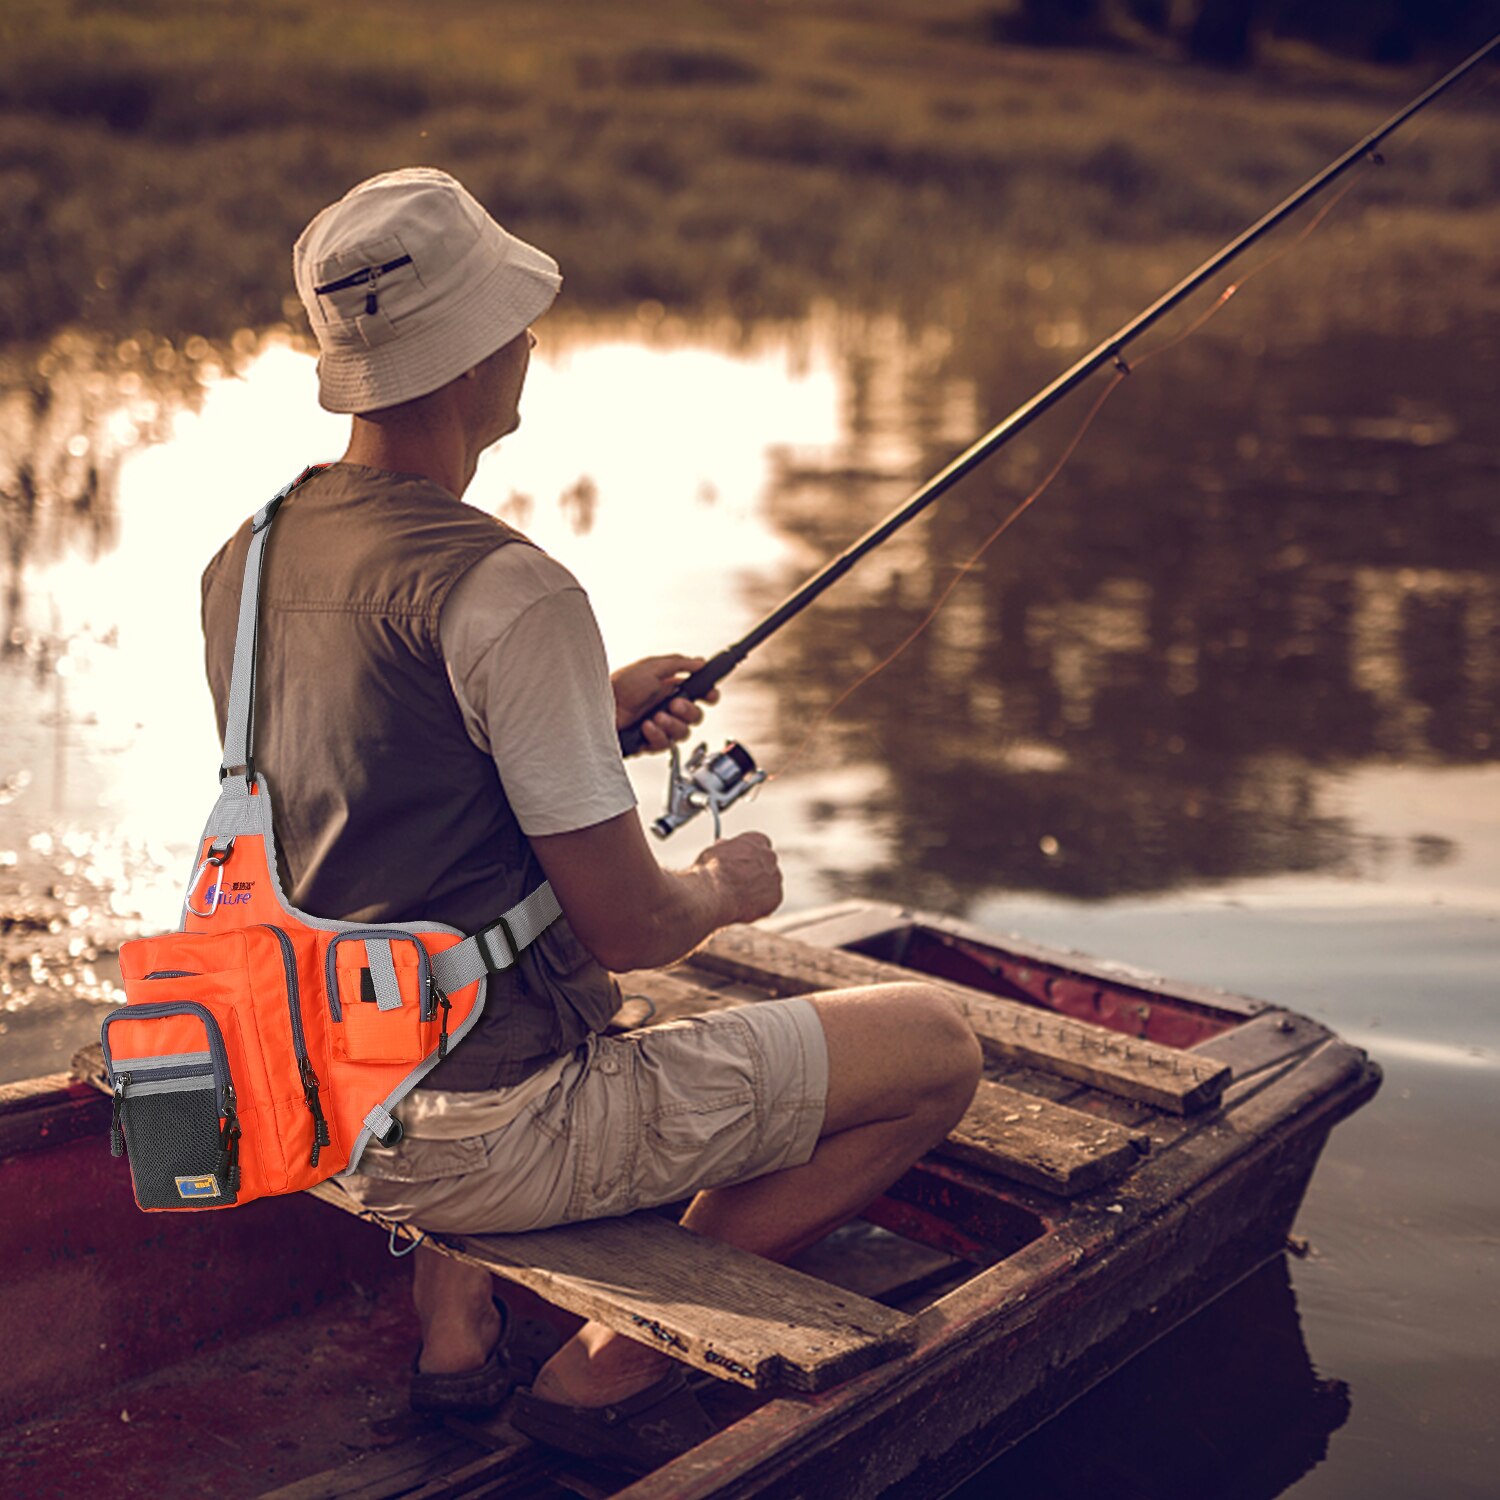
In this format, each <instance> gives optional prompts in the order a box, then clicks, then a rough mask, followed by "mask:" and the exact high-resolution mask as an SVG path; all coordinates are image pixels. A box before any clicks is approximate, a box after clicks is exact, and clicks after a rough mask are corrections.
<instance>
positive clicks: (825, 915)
mask: <svg viewBox="0 0 1500 1500" xmlns="http://www.w3.org/2000/svg"><path fill="white" fill-rule="evenodd" d="M913 971H917V972H920V973H922V974H926V975H929V976H932V978H933V979H934V980H935V981H936V982H939V983H941V984H943V985H944V986H946V987H947V988H948V989H949V991H950V992H951V993H952V994H953V995H954V996H955V998H957V999H958V1000H959V1002H960V1003H961V1005H962V1006H963V1008H964V1011H965V1014H966V1015H967V1016H968V1018H969V1020H970V1022H971V1024H972V1025H973V1027H974V1029H975V1031H976V1033H977V1034H978V1035H979V1037H980V1039H981V1041H982V1042H983V1044H984V1048H985V1052H986V1056H987V1069H986V1079H985V1082H984V1083H983V1084H982V1085H981V1087H980V1092H979V1095H978V1097H977V1098H976V1100H975V1102H974V1106H973V1107H972V1108H971V1110H970V1112H969V1114H968V1115H967V1116H966V1117H965V1119H964V1121H963V1122H962V1123H961V1125H960V1126H959V1128H958V1129H957V1130H956V1131H955V1132H954V1133H953V1135H952V1136H951V1137H950V1138H949V1140H948V1141H947V1142H946V1143H945V1145H944V1146H943V1147H942V1148H941V1149H940V1150H939V1151H937V1152H934V1153H932V1154H930V1155H929V1156H928V1157H927V1158H926V1159H925V1160H923V1161H922V1162H920V1163H919V1164H918V1165H917V1166H916V1167H915V1168H914V1169H913V1170H912V1171H911V1172H909V1173H908V1174H907V1175H906V1176H905V1177H903V1178H902V1179H901V1180H900V1181H899V1182H898V1183H896V1184H895V1185H894V1186H893V1187H892V1188H891V1190H890V1191H889V1192H888V1193H887V1194H885V1196H884V1197H882V1198H881V1199H879V1200H878V1201H877V1202H876V1203H874V1204H872V1205H871V1206H870V1208H869V1209H868V1210H867V1211H866V1213H865V1214H864V1216H863V1217H862V1218H861V1219H860V1220H858V1221H856V1222H855V1223H854V1224H852V1225H850V1226H848V1227H846V1228H845V1229H843V1230H841V1231H839V1232H838V1233H837V1234H835V1235H833V1236H830V1237H829V1239H828V1240H825V1241H824V1242H823V1243H822V1244H821V1245H818V1246H815V1247H813V1249H812V1250H811V1251H809V1252H808V1253H807V1254H806V1255H805V1256H803V1257H802V1258H800V1259H799V1261H798V1262H797V1264H796V1267H795V1268H789V1267H781V1266H774V1265H771V1264H770V1263H768V1262H765V1261H762V1260H759V1259H758V1258H756V1257H754V1256H749V1255H745V1254H742V1253H741V1252H738V1251H734V1250H731V1249H729V1248H728V1247H725V1246H721V1245H716V1244H714V1243H712V1242H710V1241H706V1240H702V1239H699V1238H698V1237H697V1236H694V1235H692V1234H690V1233H688V1232H687V1231H685V1230H682V1229H680V1228H678V1227H677V1225H676V1224H675V1223H674V1222H673V1220H672V1217H671V1215H670V1214H667V1213H665V1212H663V1213H645V1214H637V1215H633V1216H631V1217H629V1218H627V1219H618V1220H610V1221H604V1222H600V1223H595V1224H589V1225H582V1226H574V1227H568V1228H563V1229H557V1230H548V1231H544V1232H542V1233H538V1234H525V1235H509V1236H502V1235H490V1236H472V1237H466V1238H463V1239H456V1240H452V1241H444V1242H443V1243H442V1248H444V1249H445V1250H446V1251H447V1252H448V1253H453V1254H458V1255H461V1256H463V1257H466V1258H468V1259H471V1260H474V1261H476V1262H479V1263H482V1264H485V1265H487V1266H489V1267H490V1268H491V1269H493V1270H494V1271H495V1272H496V1273H497V1274H498V1275H500V1276H502V1277H504V1278H506V1279H507V1280H508V1281H509V1282H510V1283H512V1286H511V1289H510V1292H509V1293H508V1295H510V1296H511V1297H512V1301H513V1303H514V1305H516V1306H518V1307H520V1308H521V1309H522V1311H523V1312H525V1311H528V1310H529V1311H531V1312H532V1313H534V1314H536V1315H538V1316H541V1315H543V1314H544V1309H543V1307H542V1304H541V1303H540V1302H537V1301H536V1300H535V1297H536V1296H543V1297H545V1298H546V1299H547V1303H548V1304H550V1306H551V1307H553V1308H558V1307H560V1308H563V1309H566V1310H567V1311H568V1312H569V1313H571V1314H574V1315H579V1316H592V1317H598V1318H601V1319H603V1320H604V1321H606V1322H608V1323H610V1324H611V1325H612V1326H614V1327H617V1328H620V1329H622V1330H623V1331H626V1332H629V1333H631V1334H633V1335H634V1336H636V1337H639V1338H642V1339H645V1340H648V1341H655V1342H658V1343H659V1344H660V1345H661V1346H662V1347H664V1348H667V1349H668V1350H670V1351H671V1352H672V1353H673V1354H674V1355H676V1356H677V1357H678V1358H680V1359H681V1360H683V1361H684V1362H685V1363H687V1364H689V1365H691V1366H693V1367H695V1368H696V1369H697V1370H698V1371H700V1372H702V1373H701V1377H700V1386H701V1394H702V1395H703V1399H704V1401H705V1404H706V1405H707V1406H708V1407H709V1409H710V1411H711V1413H713V1414H714V1415H715V1416H716V1418H717V1419H718V1420H719V1422H720V1423H721V1424H722V1427H721V1430H720V1431H719V1432H718V1434H717V1435H716V1436H715V1437H713V1438H712V1439H710V1440H709V1441H708V1442H706V1443H704V1444H702V1445H700V1446H699V1447H698V1448H696V1449H694V1450H693V1451H692V1452H691V1453H688V1454H685V1455H684V1456H683V1457H682V1458H680V1459H678V1460H676V1461H675V1462H673V1463H671V1464H668V1465H666V1466H664V1467H662V1468H660V1469H658V1470H657V1471H656V1472H655V1473H653V1474H651V1475H649V1476H647V1477H646V1478H645V1479H641V1480H638V1481H636V1482H634V1483H631V1484H626V1482H625V1481H624V1480H622V1479H620V1478H618V1477H617V1476H611V1475H609V1474H607V1473H605V1472H603V1471H600V1470H598V1469H593V1468H590V1467H588V1466H586V1465H582V1464H577V1463H571V1462H568V1461H565V1460H563V1459H561V1458H559V1457H557V1456H555V1455H551V1454H548V1453H547V1452H545V1451H544V1450H541V1449H538V1448H536V1447H534V1446H532V1445H529V1444H527V1443H526V1442H525V1441H524V1440H522V1439H520V1438H519V1437H518V1436H517V1435H516V1434H515V1433H514V1432H513V1431H512V1430H511V1429H509V1427H508V1426H507V1424H506V1422H505V1420H504V1413H503V1412H502V1413H500V1414H499V1415H498V1416H497V1417H496V1418H495V1419H494V1420H493V1421H491V1422H489V1423H487V1424H482V1425H481V1424H467V1423H459V1422H455V1421H452V1420H449V1421H448V1422H446V1423H443V1424H438V1425H434V1424H432V1423H429V1422H424V1421H422V1420H421V1419H418V1418H416V1417H414V1416H412V1415H411V1414H410V1413H409V1412H408V1411H407V1410H406V1409H405V1389H404V1387H405V1374H406V1369H407V1366H408V1362H409V1360H410V1357H411V1352H412V1349H413V1348H414V1346H415V1325H414V1322H413V1320H412V1315H411V1313H410V1311H409V1308H408V1305H407V1298H406V1296H405V1276H404V1272H403V1268H402V1267H401V1266H400V1265H399V1262H398V1261H396V1260H393V1259H392V1258H391V1257H390V1256H389V1255H388V1254H387V1253H386V1252H387V1243H386V1235H385V1234H383V1233H381V1232H380V1231H379V1230H378V1229H376V1228H373V1227H371V1226H370V1225H369V1224H367V1223H364V1222H361V1220H360V1219H359V1218H358V1217H357V1216H355V1215H354V1214H353V1213H344V1212H337V1211H335V1210H336V1209H337V1208H339V1207H348V1206H349V1205H350V1203H351V1200H349V1199H348V1198H347V1197H346V1196H345V1195H344V1194H343V1193H342V1192H341V1190H339V1189H338V1188H337V1187H336V1186H335V1185H331V1184H328V1185H325V1186H324V1187H323V1188H320V1189H319V1190H318V1192H317V1194H316V1195H313V1194H302V1195H298V1196H295V1197H291V1198H281V1199H271V1200H265V1201H261V1202H258V1203H254V1204H251V1205H247V1206H246V1207H245V1208H243V1209H241V1210H237V1211H236V1212H234V1213H233V1214H203V1215H191V1216H190V1215H160V1214H154V1215H146V1214H142V1213H140V1212H139V1211H138V1210H137V1209H136V1208H135V1206H134V1203H133V1201H132V1199H131V1196H130V1192H129V1186H128V1182H127V1180H126V1179H127V1174H126V1173H125V1171H124V1170H123V1168H122V1167H121V1165H120V1164H119V1163H118V1162H114V1161H112V1160H111V1159H110V1157H109V1155H108V1152H107V1150H106V1148H105V1144H104V1141H105V1135H106V1131H107V1125H108V1115H109V1105H108V1100H107V1099H106V1098H105V1097H104V1095H103V1094H102V1093H101V1092H100V1091H99V1089H98V1088H97V1087H96V1086H95V1085H96V1084H97V1070H98V1067H99V1061H98V1057H97V1051H95V1053H94V1054H93V1055H92V1056H91V1055H90V1054H89V1053H83V1054H80V1056H79V1058H77V1059H75V1063H74V1072H73V1073H72V1074H64V1075H57V1076H54V1077H50V1078H42V1079H36V1080H32V1081H30V1082H27V1083H22V1084H17V1085H11V1086H9V1087H7V1088H5V1089H3V1090H0V1203H3V1205H4V1214H3V1216H0V1257H3V1259H0V1263H3V1265H4V1266H5V1275H4V1278H3V1281H0V1317H3V1319H4V1324H3V1326H4V1327H5V1328H6V1329H7V1331H8V1339H7V1349H6V1354H7V1358H6V1360H5V1364H4V1369H3V1372H0V1434H3V1437H0V1492H3V1493H4V1494H5V1495H6V1496H7V1497H15V1500H21V1497H30V1496H37V1497H42V1496H51V1495H59V1496H70V1495H83V1494H89V1495H93V1494H95V1493H99V1492H100V1486H101V1484H102V1485H103V1487H104V1490H105V1491H106V1492H107V1493H109V1494H110V1495H112V1496H117V1497H120V1496H134V1495H140V1496H151V1497H154V1500H172V1497H175V1496H184V1497H187V1496H193V1497H197V1496H201V1495H204V1494H210V1493H212V1494H214V1495H216V1496H219V1497H222V1500H234V1497H237V1496H252V1495H254V1496H263V1497H266V1500H270V1497H275V1500H320V1497H333V1496H360V1497H364V1500H396V1497H407V1500H417V1497H421V1500H439V1497H452V1500H457V1497H461V1496H462V1497H479V1496H486V1495H504V1496H507V1497H523V1496H533V1495H534V1496H545V1495H558V1494H583V1495H587V1496H600V1495H606V1494H615V1493H618V1494H622V1495H627V1496H629V1497H630V1500H667V1497H671V1500H690V1497H710V1496H712V1497H730V1496H751V1495H766V1496H775V1497H777V1500H789V1497H796V1496H807V1497H814V1496H817V1497H826V1496H831V1495H837V1496H840V1497H863V1496H875V1495H900V1496H937V1495H942V1494H946V1493H947V1492H949V1491H950V1490H951V1489H953V1488H954V1486H956V1485H957V1484H959V1483H960V1482H961V1481H962V1480H963V1479H964V1478H965V1477H966V1476H968V1475H969V1474H971V1473H973V1472H974V1471H976V1470H977V1469H978V1468H980V1467H981V1466H982V1465H984V1464H985V1463H987V1462H989V1461H990V1460H991V1459H992V1458H994V1457H995V1456H996V1455H998V1454H999V1453H1001V1452H1003V1451H1004V1450H1006V1449H1007V1448H1009V1447H1011V1446H1012V1445H1013V1444H1015V1443H1016V1442H1017V1441H1018V1440H1020V1439H1021V1438H1022V1437H1023V1436H1025V1435H1026V1434H1027V1433H1029V1432H1031V1431H1033V1430H1034V1429H1036V1428H1038V1427H1039V1426H1040V1425H1041V1424H1043V1423H1045V1422H1046V1421H1047V1420H1048V1418H1050V1417H1051V1416H1053V1414H1054V1413H1056V1412H1058V1411H1059V1410H1060V1409H1061V1408H1062V1407H1063V1406H1064V1405H1066V1404H1067V1403H1069V1402H1070V1401H1072V1400H1074V1398H1076V1397H1078V1396H1079V1395H1080V1394H1081V1393H1083V1392H1085V1391H1087V1390H1088V1389H1089V1388H1090V1387H1092V1386H1094V1385H1095V1384H1096V1383H1098V1382H1099V1381H1101V1380H1103V1379H1104V1378H1105V1377H1106V1376H1107V1375H1109V1373H1110V1372H1111V1371H1113V1370H1116V1369H1117V1368H1119V1367H1120V1366H1121V1365H1123V1364H1124V1363H1125V1362H1126V1361H1128V1360H1129V1359H1131V1358H1132V1356H1134V1355H1136V1354H1138V1353H1139V1352H1140V1351H1142V1350H1143V1349H1145V1348H1146V1347H1147V1346H1148V1345H1151V1344H1152V1343H1154V1342H1155V1341H1156V1340H1158V1339H1160V1338H1161V1337H1162V1336H1163V1335H1165V1334H1167V1333H1168V1332H1169V1331H1170V1330H1172V1329H1173V1328H1174V1327H1175V1326H1176V1325H1178V1324H1179V1323H1181V1322H1183V1320H1185V1319H1187V1318H1188V1317H1190V1316H1191V1315H1192V1314H1194V1313H1195V1312H1197V1311H1198V1310H1199V1309H1201V1308H1203V1307H1204V1306H1205V1305H1206V1304H1207V1303H1208V1302H1210V1301H1211V1300H1212V1299H1213V1298H1215V1297H1217V1296H1219V1295H1220V1294H1221V1293H1223V1292H1225V1291H1226V1290H1227V1289H1229V1288H1231V1287H1234V1286H1235V1285H1236V1283H1239V1282H1241V1281H1242V1280H1244V1279H1245V1278H1246V1277H1248V1276H1250V1274H1251V1273H1252V1272H1254V1271H1256V1270H1257V1268H1259V1267H1262V1266H1264V1265H1265V1264H1266V1263H1267V1262H1268V1261H1273V1260H1276V1259H1278V1258H1279V1257H1281V1256H1282V1253H1283V1250H1284V1247H1285V1245H1286V1242H1287V1236H1288V1234H1289V1231H1290V1229H1291V1226H1292V1221H1293V1218H1294V1216H1295V1214H1296V1212H1297V1208H1298V1205H1299V1203H1300V1202H1301V1200H1302V1196H1303V1193H1304V1191H1305V1190H1306V1187H1307V1184H1308V1181H1309V1179H1310V1177H1311V1175H1312V1172H1313V1168H1314V1166H1315V1164H1316V1162H1317V1159H1318V1155H1319V1152H1320V1151H1321V1149H1322V1147H1323V1143H1324V1141H1325V1140H1326V1139H1327V1136H1328V1133H1329V1131H1330V1129H1331V1128H1332V1127H1333V1126H1334V1125H1335V1124H1337V1123H1338V1121H1340V1120H1341V1119H1343V1118H1344V1117H1345V1116H1346V1115H1348V1114H1349V1113H1351V1112H1352V1111H1353V1110H1355V1109H1357V1108H1358V1107H1359V1106H1360V1105H1361V1104H1363V1103H1364V1102H1365V1101H1367V1100H1368V1099H1369V1098H1370V1097H1371V1096H1372V1095H1373V1094H1374V1092H1375V1090H1376V1089H1377V1087H1378V1086H1379V1079H1380V1074H1379V1070H1378V1068H1377V1067H1376V1066H1375V1065H1374V1064H1373V1063H1372V1062H1371V1061H1370V1060H1369V1059H1368V1058H1367V1057H1366V1056H1365V1054H1364V1053H1363V1052H1361V1051H1359V1050H1358V1049H1356V1048H1353V1047H1350V1046H1348V1045H1346V1044H1344V1043H1343V1042H1341V1041H1339V1040H1338V1038H1337V1037H1335V1036H1333V1035H1332V1034H1331V1033H1330V1032H1329V1031H1328V1030H1327V1029H1326V1028H1324V1027H1322V1026H1320V1025H1319V1024H1317V1023H1316V1022H1314V1021H1311V1020H1309V1019H1307V1018H1306V1017H1303V1016H1300V1015H1296V1014H1293V1013H1292V1012H1290V1011H1287V1010H1284V1009H1281V1008H1279V1007H1276V1006H1273V1005H1268V1004H1264V1003H1261V1002H1257V1001H1252V1000H1247V999H1244V998H1241V997H1237V996H1232V995H1228V994H1224V993H1222V992H1220V991H1217V990H1206V989H1201V988H1194V987H1190V986H1186V985H1180V984H1173V985H1168V984H1166V983H1164V982H1163V981H1161V980H1158V979H1155V978H1153V977H1151V976H1149V975H1145V974H1142V973H1140V972H1138V971H1136V970H1133V969H1128V968H1125V967H1123V966H1121V965H1116V964H1104V963H1099V962H1097V961H1091V960H1086V959H1083V958H1081V957H1079V956H1078V955H1076V954H1071V953H1061V952H1056V951H1051V950H1046V949H1042V948H1039V947H1036V946H1035V945H1031V944H1027V943H1023V942H1021V941H1020V940H1017V939H1005V940H997V939H996V938H995V937H994V936H992V935H990V934H987V933H985V932H982V931H980V930H978V929H976V928H973V927H971V926H967V925H965V924H963V923H961V922H954V921H949V920H946V919H942V918H937V917H931V916H924V915H919V914H913V913H911V912H907V911H904V910H901V909H900V908H898V907H895V906H889V905H875V904H870V903H846V904H844V905H841V906H837V907H831V908H826V909H823V910H821V911H818V912H813V913H808V914H803V915H800V916H795V917H790V918H783V919H780V920H778V921H775V922H772V923H769V924H764V925H762V926H759V927H755V928H734V929H729V930H727V931H725V932H723V933H720V934H718V935H717V936H716V937H715V938H714V939H712V940H711V941H710V943H709V944H708V945H706V946H705V948H704V949H702V950H701V951H700V952H699V953H697V954H695V955H694V956H693V958H692V959H691V960H690V961H688V962H687V963H685V964H682V965H679V966H677V967H676V968H674V969H671V970H668V971H664V972H661V973H652V974H636V975H630V976H628V977H627V979H626V981H625V988H626V992H627V996H628V998H627V1002H626V1006H625V1009H624V1011H623V1012H622V1015H621V1022H622V1024H641V1023H643V1022H644V1021H646V1020H649V1019H666V1018H669V1017H673V1016H679V1015H684V1014H691V1013H694V1012H700V1011H704V1010H709V1009H714V1008H718V1007H722V1006H728V1005H739V1004H752V1003H755V1002H756V1001H757V1000H763V999H766V998H768V997H771V996H775V995H786V994H797V993H805V992H808V991H812V990H817V989H828V988H835V987H841V986H844V985H848V984H857V983H868V982H876V981H882V980H888V979H891V978H909V977H910V976H911V974H912V972H913ZM91 1075H94V1082H93V1083H91V1082H90V1081H89V1079H90V1076H91ZM319 1200H326V1201H319ZM528 1298H530V1299H531V1300H530V1301H528ZM553 1316H554V1317H556V1316H557V1315H556V1314H553Z"/></svg>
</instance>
